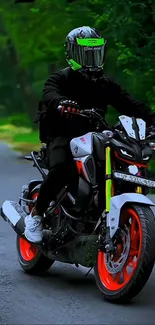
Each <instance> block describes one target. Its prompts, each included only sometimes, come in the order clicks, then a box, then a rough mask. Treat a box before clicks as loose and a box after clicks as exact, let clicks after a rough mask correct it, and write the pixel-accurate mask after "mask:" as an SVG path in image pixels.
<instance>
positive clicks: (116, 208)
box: [107, 193, 155, 238]
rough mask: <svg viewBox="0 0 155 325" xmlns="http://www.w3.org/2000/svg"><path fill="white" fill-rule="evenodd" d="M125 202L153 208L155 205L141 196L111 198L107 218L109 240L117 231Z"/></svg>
mask: <svg viewBox="0 0 155 325" xmlns="http://www.w3.org/2000/svg"><path fill="white" fill-rule="evenodd" d="M127 202H131V203H140V204H146V205H149V206H155V204H154V203H153V202H152V201H151V200H150V199H149V198H148V197H146V196H145V195H143V194H138V193H124V194H120V195H116V196H113V197H112V198H111V200H110V211H109V214H108V218H107V227H110V237H111V238H112V237H113V236H114V234H115V233H116V231H117V229H118V226H119V218H120V212H121V209H122V207H123V206H124V204H125V203H127Z"/></svg>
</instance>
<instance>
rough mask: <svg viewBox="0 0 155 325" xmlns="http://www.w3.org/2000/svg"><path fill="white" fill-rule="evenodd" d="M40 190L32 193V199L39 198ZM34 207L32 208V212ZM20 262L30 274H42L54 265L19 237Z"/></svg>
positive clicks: (17, 242) (33, 246)
mask: <svg viewBox="0 0 155 325" xmlns="http://www.w3.org/2000/svg"><path fill="white" fill-rule="evenodd" d="M38 194H39V193H38V190H34V191H32V199H35V198H36V197H37V196H38ZM32 208H33V206H31V207H30V211H31V209H32ZM16 244H17V253H18V261H19V264H20V265H21V267H22V269H23V270H24V271H25V272H26V273H29V274H41V273H44V272H46V271H47V270H48V269H49V268H50V267H51V266H52V264H53V263H54V261H53V260H51V259H49V258H48V257H46V256H45V255H43V254H42V253H41V252H40V250H39V249H38V248H37V247H35V245H33V244H32V243H30V242H28V241H27V240H26V239H25V238H22V237H20V236H19V235H17V241H16Z"/></svg>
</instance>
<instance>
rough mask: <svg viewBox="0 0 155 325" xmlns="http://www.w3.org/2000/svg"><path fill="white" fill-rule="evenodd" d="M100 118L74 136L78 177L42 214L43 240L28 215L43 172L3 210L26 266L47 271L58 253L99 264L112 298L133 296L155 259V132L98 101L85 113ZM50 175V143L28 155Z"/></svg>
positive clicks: (99, 276)
mask: <svg viewBox="0 0 155 325" xmlns="http://www.w3.org/2000/svg"><path fill="white" fill-rule="evenodd" d="M80 114H81V115H82V116H83V117H84V116H85V117H86V118H88V119H89V120H90V121H93V123H95V125H96V130H95V132H89V133H87V134H84V135H82V136H80V137H77V138H74V139H72V140H71V141H70V149H71V152H72V155H73V160H74V163H75V165H76V167H77V174H78V181H77V184H76V185H75V184H74V183H73V184H66V186H65V187H64V188H63V189H62V191H61V192H60V193H59V195H58V196H57V199H56V201H55V202H53V201H52V202H51V203H50V205H49V208H48V209H47V211H46V213H45V214H44V217H43V228H44V229H43V242H42V244H40V245H37V244H32V243H30V242H28V241H27V240H26V239H25V237H24V235H23V233H24V218H25V216H26V215H27V214H29V213H30V211H31V209H32V208H33V206H34V204H35V200H36V198H37V196H38V193H39V189H40V185H41V182H42V181H41V180H32V181H30V183H29V184H26V185H24V186H23V188H22V191H21V196H20V198H19V201H18V202H15V201H8V200H7V201H4V202H3V204H2V207H1V216H2V217H3V218H4V220H6V221H7V222H8V223H10V225H11V226H12V227H13V229H14V231H15V232H16V233H17V253H18V259H19V263H20V265H21V267H22V268H23V269H24V270H25V272H27V273H29V274H36V273H37V274H39V273H42V272H45V271H47V270H48V269H49V268H50V267H51V266H52V264H53V263H54V261H60V262H64V263H69V264H74V265H76V266H77V267H78V265H82V266H85V267H88V268H93V269H94V275H95V279H96V283H97V286H98V288H99V290H100V291H101V293H102V294H103V296H104V298H105V299H106V300H108V301H111V302H123V303H124V302H125V301H129V300H132V299H133V298H134V297H135V296H136V295H137V294H138V293H139V292H140V291H141V290H142V288H143V287H144V285H145V284H146V282H147V280H148V279H149V276H150V274H151V272H152V269H153V266H154V260H155V218H154V213H153V210H152V207H153V206H154V205H155V204H154V203H153V202H152V201H151V200H150V199H149V198H148V197H147V196H146V195H147V194H148V190H149V188H153V189H154V188H155V180H153V179H150V176H149V171H148V163H149V161H150V160H151V158H152V151H153V149H155V144H154V143H153V142H151V139H153V138H155V132H153V131H151V129H150V130H149V129H146V123H145V122H144V121H143V120H142V119H140V118H137V119H136V118H133V117H128V116H124V115H122V116H119V121H118V122H117V124H116V125H114V127H112V128H111V127H109V126H108V125H107V122H106V121H105V119H104V118H103V117H102V115H101V114H100V110H98V109H90V110H84V111H81V113H80ZM25 158H26V159H28V160H32V161H33V162H34V165H33V166H35V167H37V168H38V170H39V171H40V173H41V175H42V177H43V178H44V177H46V173H47V172H48V171H47V164H46V146H43V147H42V148H41V150H40V151H39V152H35V151H32V152H31V155H30V156H26V157H25Z"/></svg>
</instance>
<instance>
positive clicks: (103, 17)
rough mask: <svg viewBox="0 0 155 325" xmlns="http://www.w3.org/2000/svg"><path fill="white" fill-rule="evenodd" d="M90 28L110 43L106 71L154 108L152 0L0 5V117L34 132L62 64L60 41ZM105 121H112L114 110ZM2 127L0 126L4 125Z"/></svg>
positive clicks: (50, 0)
mask: <svg viewBox="0 0 155 325" xmlns="http://www.w3.org/2000/svg"><path fill="white" fill-rule="evenodd" d="M81 25H91V26H94V27H96V28H98V29H99V30H100V32H102V34H103V36H104V38H105V39H106V40H107V41H108V51H107V57H106V64H105V72H106V73H107V74H108V75H110V76H111V77H114V78H115V80H116V81H117V82H119V83H120V84H121V86H122V87H123V88H126V89H127V90H128V91H129V92H130V93H131V94H133V95H134V96H135V97H136V98H137V99H140V100H142V101H145V102H146V103H147V104H148V105H149V106H150V107H151V108H152V110H155V82H154V80H155V79H154V76H155V1H154V0H143V1H139V0H129V1H126V0H72V1H71V0H70V1H69V0H68V1H67V0H36V1H35V2H34V3H21V4H20V3H18V4H15V3H13V2H12V1H11V0H7V1H6V0H1V1H0V99H1V100H0V119H1V121H2V123H3V124H4V121H6V119H7V120H9V123H10V125H16V126H19V125H21V124H22V126H23V127H31V128H33V124H32V119H33V117H34V114H35V112H36V109H37V105H38V100H39V99H40V97H41V92H42V87H43V84H44V82H45V80H46V79H47V77H48V75H49V74H50V73H52V72H54V71H56V70H58V69H61V68H63V67H64V66H66V62H65V57H64V47H63V44H64V40H65V36H66V34H67V33H68V32H69V31H70V30H71V29H72V28H75V27H77V26H81ZM108 118H109V120H110V122H111V123H113V121H114V120H115V119H116V114H115V112H114V110H113V109H112V108H110V109H109V114H108ZM2 123H1V124H2Z"/></svg>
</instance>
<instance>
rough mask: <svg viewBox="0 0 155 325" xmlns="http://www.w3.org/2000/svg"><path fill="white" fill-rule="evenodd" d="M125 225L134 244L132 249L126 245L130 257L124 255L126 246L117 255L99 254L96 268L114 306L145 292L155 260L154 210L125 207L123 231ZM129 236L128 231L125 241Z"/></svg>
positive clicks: (122, 220)
mask: <svg viewBox="0 0 155 325" xmlns="http://www.w3.org/2000/svg"><path fill="white" fill-rule="evenodd" d="M130 220H132V221H130ZM125 223H126V224H128V228H129V230H128V238H129V237H130V243H128V246H127V244H126V255H125V253H122V252H123V248H122V247H120V248H118V250H119V249H120V253H119V252H118V253H117V254H118V255H117V256H115V254H114V255H113V256H112V255H110V254H106V253H103V252H98V254H97V259H96V263H95V267H94V273H95V278H96V283H97V286H98V288H99V290H100V291H101V292H102V294H103V296H104V298H105V299H106V300H108V301H110V302H114V303H125V302H128V301H130V300H132V299H133V298H134V297H135V296H136V295H137V294H138V293H139V292H140V291H141V290H142V288H143V287H144V285H145V284H146V282H147V281H148V279H149V277H150V275H151V272H152V269H153V266H154V261H155V218H154V214H153V212H152V210H151V209H150V208H149V207H146V206H144V205H143V206H138V205H132V206H130V207H129V208H127V207H124V209H122V213H121V216H120V228H121V229H123V228H124V229H126V228H125ZM122 233H123V231H122ZM125 236H126V237H127V235H125V231H124V241H125ZM122 239H123V237H122ZM122 243H123V240H122ZM119 245H120V246H121V245H122V246H123V244H119ZM127 247H128V248H127ZM124 252H125V251H124ZM123 254H124V255H123ZM122 256H124V257H122ZM123 258H124V262H123ZM136 259H137V260H136ZM114 263H115V266H114ZM119 263H120V267H121V263H122V268H121V269H117V270H116V265H118V268H119ZM123 263H124V264H123ZM112 266H113V269H112ZM114 268H115V269H114ZM132 268H133V269H132ZM129 269H130V271H131V269H132V271H131V274H128V271H129ZM112 273H113V274H112ZM122 281H123V282H122Z"/></svg>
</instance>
